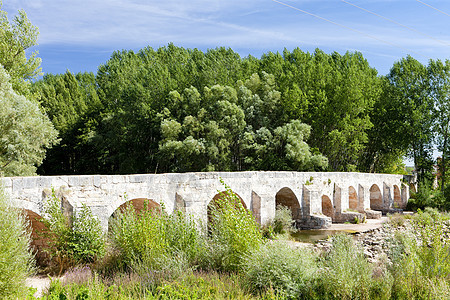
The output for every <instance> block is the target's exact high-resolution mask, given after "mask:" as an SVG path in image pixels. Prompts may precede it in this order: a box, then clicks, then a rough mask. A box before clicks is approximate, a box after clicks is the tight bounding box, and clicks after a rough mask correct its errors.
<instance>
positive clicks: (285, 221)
mask: <svg viewBox="0 0 450 300" xmlns="http://www.w3.org/2000/svg"><path fill="white" fill-rule="evenodd" d="M293 224H294V220H293V219H292V211H291V210H290V208H289V207H286V206H283V205H277V207H276V210H275V218H274V220H273V231H274V232H275V233H276V234H284V233H286V232H295V231H296V229H295V227H294V226H293Z"/></svg>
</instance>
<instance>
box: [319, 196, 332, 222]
mask: <svg viewBox="0 0 450 300" xmlns="http://www.w3.org/2000/svg"><path fill="white" fill-rule="evenodd" d="M322 213H323V214H324V215H325V216H327V217H330V218H331V219H332V220H333V219H334V213H333V204H332V203H331V200H330V197H328V196H327V195H323V196H322Z"/></svg>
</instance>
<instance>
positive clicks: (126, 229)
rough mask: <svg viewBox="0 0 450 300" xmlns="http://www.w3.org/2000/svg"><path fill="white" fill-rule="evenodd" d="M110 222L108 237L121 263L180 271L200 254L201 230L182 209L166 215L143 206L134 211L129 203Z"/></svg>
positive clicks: (129, 265) (136, 266)
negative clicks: (138, 210) (140, 209)
mask: <svg viewBox="0 0 450 300" xmlns="http://www.w3.org/2000/svg"><path fill="white" fill-rule="evenodd" d="M110 222H111V223H110V240H111V242H112V246H113V248H114V249H115V251H117V252H118V256H119V263H122V264H124V266H128V267H133V268H135V270H141V271H142V270H145V269H147V270H148V269H149V268H150V269H151V270H156V271H158V270H164V269H177V268H178V269H179V270H180V271H181V270H183V268H184V269H186V268H188V267H189V266H194V264H195V262H196V260H197V258H198V256H199V255H200V254H199V253H200V252H201V247H202V242H203V238H202V235H201V232H199V230H198V229H197V224H196V223H195V222H194V220H193V219H192V218H191V217H190V216H186V215H185V214H184V213H182V212H181V211H177V212H174V213H173V214H171V215H168V214H167V212H166V211H165V210H164V209H163V210H162V211H159V210H158V209H153V210H148V209H144V210H143V211H141V212H139V213H137V212H136V211H135V210H134V208H133V207H132V205H130V206H129V207H127V209H126V210H125V211H124V212H118V214H117V215H116V216H114V217H113V218H112V219H111V221H110ZM124 266H122V267H124Z"/></svg>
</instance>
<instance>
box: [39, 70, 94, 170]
mask: <svg viewBox="0 0 450 300" xmlns="http://www.w3.org/2000/svg"><path fill="white" fill-rule="evenodd" d="M31 91H32V92H33V93H35V95H36V97H37V98H38V99H39V101H40V103H41V104H42V106H43V107H44V108H45V112H46V113H47V115H48V116H49V118H50V120H51V121H52V123H53V125H54V126H55V128H56V129H57V130H58V131H59V136H60V138H61V143H59V145H57V146H55V147H53V148H52V149H50V150H49V151H47V157H46V159H45V161H44V164H43V165H42V166H41V167H40V169H39V172H40V173H41V174H46V175H52V174H74V173H75V174H76V173H77V172H79V170H81V169H84V170H85V172H89V173H94V172H98V170H99V168H100V165H99V162H98V159H99V157H97V155H99V154H98V153H97V148H98V145H97V144H98V143H99V140H98V137H97V136H96V134H95V126H97V125H98V122H99V120H100V113H101V109H102V104H101V102H100V99H99V97H98V94H97V87H96V82H95V75H94V74H93V73H78V74H72V73H70V72H69V71H67V72H66V73H65V74H61V75H52V74H46V75H45V76H44V77H43V79H42V80H40V81H37V82H36V83H34V84H33V85H32V86H31Z"/></svg>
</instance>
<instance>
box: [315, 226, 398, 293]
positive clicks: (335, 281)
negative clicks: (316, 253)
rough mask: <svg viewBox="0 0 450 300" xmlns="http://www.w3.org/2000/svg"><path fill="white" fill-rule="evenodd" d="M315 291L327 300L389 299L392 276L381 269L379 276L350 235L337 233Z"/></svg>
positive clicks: (324, 261) (324, 260)
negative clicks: (375, 274) (375, 273)
mask: <svg viewBox="0 0 450 300" xmlns="http://www.w3.org/2000/svg"><path fill="white" fill-rule="evenodd" d="M323 267H324V269H323V270H322V272H321V274H320V280H319V281H318V282H317V286H316V292H317V293H318V295H320V297H321V298H328V299H389V298H390V294H391V286H392V277H391V275H390V273H388V272H386V271H385V270H383V269H382V272H378V273H380V274H379V276H378V277H376V276H374V268H373V266H372V265H371V264H370V263H369V262H368V261H367V259H366V258H365V257H364V253H363V251H362V249H361V248H360V247H358V246H357V245H355V244H354V243H353V240H352V238H351V237H350V236H348V235H345V234H340V235H336V236H334V237H333V240H332V248H331V250H330V252H329V253H327V255H326V256H325V258H324V259H323Z"/></svg>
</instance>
